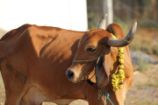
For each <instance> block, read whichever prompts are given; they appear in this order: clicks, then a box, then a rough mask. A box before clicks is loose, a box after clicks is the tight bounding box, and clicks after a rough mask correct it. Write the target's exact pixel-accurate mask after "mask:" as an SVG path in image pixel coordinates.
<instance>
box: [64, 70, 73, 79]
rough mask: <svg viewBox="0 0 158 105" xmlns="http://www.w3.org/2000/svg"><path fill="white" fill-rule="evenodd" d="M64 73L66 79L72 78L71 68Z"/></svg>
mask: <svg viewBox="0 0 158 105" xmlns="http://www.w3.org/2000/svg"><path fill="white" fill-rule="evenodd" d="M65 74H66V77H67V78H68V80H72V79H73V78H74V72H72V71H71V70H67V71H66V72H65Z"/></svg>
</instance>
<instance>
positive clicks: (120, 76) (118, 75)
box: [112, 35, 125, 91]
mask: <svg viewBox="0 0 158 105" xmlns="http://www.w3.org/2000/svg"><path fill="white" fill-rule="evenodd" d="M113 38H114V39H116V37H115V36H114V35H113ZM118 61H119V65H118V70H117V71H116V72H115V73H113V74H112V87H113V90H114V91H117V90H118V89H120V88H121V84H122V83H123V81H124V79H125V71H124V48H123V47H120V48H119V49H118Z"/></svg>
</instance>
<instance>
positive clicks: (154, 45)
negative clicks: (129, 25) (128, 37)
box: [130, 28, 158, 55]
mask: <svg viewBox="0 0 158 105" xmlns="http://www.w3.org/2000/svg"><path fill="white" fill-rule="evenodd" d="M157 41H158V29H154V28H148V29H139V30H138V31H137V33H136V35H135V38H134V41H133V42H132V44H131V46H130V47H131V49H133V50H140V51H143V52H145V53H148V54H154V55H158V42H157Z"/></svg>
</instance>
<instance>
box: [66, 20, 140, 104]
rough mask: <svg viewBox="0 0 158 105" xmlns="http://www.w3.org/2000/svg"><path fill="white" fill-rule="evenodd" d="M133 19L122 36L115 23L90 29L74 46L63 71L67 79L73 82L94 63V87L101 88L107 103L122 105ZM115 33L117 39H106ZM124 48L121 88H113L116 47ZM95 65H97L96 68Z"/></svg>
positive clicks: (127, 81)
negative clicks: (66, 66) (95, 77)
mask: <svg viewBox="0 0 158 105" xmlns="http://www.w3.org/2000/svg"><path fill="white" fill-rule="evenodd" d="M136 27H137V22H135V24H134V25H133V27H132V29H131V30H130V31H129V33H128V35H127V36H126V37H125V38H124V34H123V31H122V29H121V28H120V26H119V25H117V24H111V25H109V26H108V27H107V29H106V31H105V30H102V29H94V30H91V31H89V32H87V33H85V35H84V36H83V37H82V38H81V39H80V42H79V44H78V49H77V51H76V54H75V56H74V59H73V62H72V65H71V66H70V67H69V68H68V70H67V71H66V74H67V78H68V79H69V80H70V81H72V82H74V83H77V82H80V81H81V80H84V79H85V78H87V76H88V75H89V73H90V72H92V70H93V69H92V68H94V63H96V62H99V63H98V64H97V63H96V65H97V68H98V69H97V70H96V76H97V85H98V89H100V90H101V92H102V93H101V95H102V96H104V97H102V98H105V99H106V98H108V99H107V104H108V105H124V100H125V95H126V92H127V90H128V88H129V86H130V85H131V82H132V77H133V67H132V62H131V58H130V53H129V49H128V47H127V46H126V45H128V44H129V43H130V42H131V41H132V39H133V34H134V33H135V31H136ZM112 35H115V36H116V37H117V38H118V39H120V40H113V39H110V38H111V37H112ZM124 46H126V47H125V51H124V56H125V57H124V60H125V63H124V66H125V68H124V71H125V80H124V81H123V84H122V85H121V89H119V90H117V91H114V90H113V89H112V84H111V80H112V74H113V73H114V72H116V71H117V70H118V66H119V61H118V55H119V53H118V47H124ZM98 66H99V67H98Z"/></svg>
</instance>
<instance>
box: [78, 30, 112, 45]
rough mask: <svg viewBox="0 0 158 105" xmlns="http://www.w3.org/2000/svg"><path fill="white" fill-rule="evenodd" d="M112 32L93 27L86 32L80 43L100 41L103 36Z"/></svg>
mask: <svg viewBox="0 0 158 105" xmlns="http://www.w3.org/2000/svg"><path fill="white" fill-rule="evenodd" d="M109 36H110V33H109V32H107V31H106V30H103V29H92V30H90V31H88V32H86V33H85V35H84V36H83V37H82V38H81V41H80V43H85V42H89V41H99V40H100V39H102V38H103V37H109Z"/></svg>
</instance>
